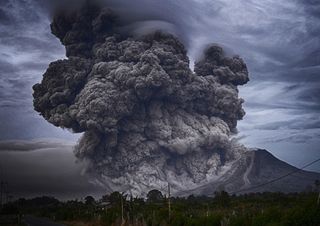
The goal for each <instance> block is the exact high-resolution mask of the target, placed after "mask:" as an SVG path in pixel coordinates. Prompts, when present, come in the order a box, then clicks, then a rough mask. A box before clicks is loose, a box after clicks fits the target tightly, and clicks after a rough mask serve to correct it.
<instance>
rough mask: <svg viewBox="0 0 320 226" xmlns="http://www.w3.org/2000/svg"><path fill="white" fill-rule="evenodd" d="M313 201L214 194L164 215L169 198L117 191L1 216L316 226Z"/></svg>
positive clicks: (318, 213) (39, 203)
mask: <svg viewBox="0 0 320 226" xmlns="http://www.w3.org/2000/svg"><path fill="white" fill-rule="evenodd" d="M317 198H318V193H317V192H308V193H294V194H282V193H252V194H246V195H241V196H230V195H229V194H228V193H226V192H219V193H216V195H215V197H213V198H209V197H195V196H189V197H186V198H171V199H170V204H171V205H170V206H171V208H170V209H171V211H169V199H168V198H166V197H165V196H163V195H162V194H161V192H159V191H156V190H153V191H150V192H149V194H148V196H147V199H145V200H144V199H141V198H133V197H128V196H124V195H122V194H120V193H118V192H114V193H112V194H110V195H106V196H104V197H102V198H101V199H100V200H99V201H96V200H95V199H94V198H93V197H91V196H88V197H86V198H85V199H84V200H81V201H79V200H74V201H66V202H60V201H58V200H57V199H55V198H49V197H41V198H34V199H29V200H26V199H19V200H17V201H15V202H12V203H10V204H7V205H6V206H4V208H3V210H2V212H3V213H6V214H12V213H20V214H31V215H34V216H39V217H47V218H50V219H52V220H53V221H58V222H65V224H66V225H82V226H84V225H88V226H89V225H96V226H104V225H114V226H117V225H137V226H140V225H141V226H142V225H143V226H144V225H150V226H157V225H159V226H167V225H174V226H198V225H199V226H209V225H210V226H211V225H212V226H214V225H217V226H236V225H239V226H277V225H288V226H309V225H310V226H320V206H318V205H317ZM122 219H123V220H122Z"/></svg>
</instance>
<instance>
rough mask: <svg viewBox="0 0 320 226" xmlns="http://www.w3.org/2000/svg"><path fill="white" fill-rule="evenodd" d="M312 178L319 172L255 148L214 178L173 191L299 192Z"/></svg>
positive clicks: (204, 192)
mask: <svg viewBox="0 0 320 226" xmlns="http://www.w3.org/2000/svg"><path fill="white" fill-rule="evenodd" d="M288 174H290V175H288ZM274 180H276V181H274ZM315 180H320V173H315V172H309V171H305V170H299V169H298V168H296V167H294V166H291V165H290V164H288V163H286V162H283V161H281V160H279V159H277V158H276V157H275V156H273V155H272V154H271V153H270V152H268V151H267V150H263V149H255V150H251V151H248V152H246V153H245V154H244V155H243V156H241V157H240V158H239V159H238V160H236V161H234V162H233V163H232V166H231V167H230V170H228V171H227V172H225V173H223V174H222V175H221V176H220V177H219V179H217V180H216V181H214V182H211V183H209V184H206V185H204V186H202V187H199V188H197V189H194V190H189V191H188V192H183V193H180V194H177V195H181V196H185V195H190V194H195V195H209V196H210V195H214V192H215V191H218V190H225V191H227V192H229V193H231V194H243V193H252V192H284V193H292V192H303V191H307V190H308V189H309V188H310V187H312V186H313V185H314V182H315ZM272 181H274V182H272Z"/></svg>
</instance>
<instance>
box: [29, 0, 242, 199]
mask: <svg viewBox="0 0 320 226" xmlns="http://www.w3.org/2000/svg"><path fill="white" fill-rule="evenodd" d="M118 21H119V18H118V16H117V15H116V14H115V13H114V12H113V11H112V10H110V9H108V8H103V7H99V6H96V5H85V7H82V8H80V9H78V10H74V11H60V12H59V13H57V14H56V15H55V17H54V19H53V22H52V24H51V29H52V33H53V34H55V35H56V36H57V37H58V38H59V39H60V40H61V43H62V44H63V45H65V47H66V54H67V56H68V59H66V60H58V61H56V62H53V63H51V64H50V66H49V68H48V69H47V71H46V73H45V74H44V76H43V80H42V82H41V83H40V84H36V85H34V87H33V88H34V107H35V110H36V111H38V112H40V113H41V115H42V116H43V117H44V118H45V119H46V120H48V121H49V122H50V123H52V124H54V125H55V126H59V127H62V128H68V129H71V130H72V131H74V132H76V133H81V132H84V134H83V136H82V138H81V139H80V141H79V144H78V145H77V146H76V148H75V153H76V155H77V157H78V158H79V159H83V160H86V161H88V162H89V166H88V169H87V171H88V172H90V173H92V175H95V178H96V181H99V182H100V183H102V184H104V185H105V186H106V187H107V188H108V189H109V190H110V191H111V190H120V191H127V192H131V193H133V194H143V193H144V192H147V191H148V190H150V189H151V188H157V189H162V188H164V187H165V186H166V185H167V183H168V182H169V183H170V184H171V186H172V189H173V191H174V192H178V191H184V190H187V189H192V188H195V187H197V186H201V185H204V184H206V183H209V182H210V181H212V180H214V179H215V176H216V174H217V173H218V172H219V171H221V170H223V166H225V165H226V164H227V163H228V162H230V161H232V160H234V159H236V158H237V157H238V156H239V155H240V154H241V153H242V152H243V151H244V147H242V146H241V145H238V144H237V143H236V142H234V141H233V140H232V139H231V137H230V135H231V134H232V132H235V131H236V125H237V120H239V119H241V118H242V117H243V116H244V111H243V109H242V106H241V105H242V102H243V101H242V99H239V98H238V89H237V85H243V84H245V83H246V82H247V81H248V71H247V68H246V65H245V63H244V62H243V60H242V59H241V58H239V57H226V56H225V55H224V53H223V50H222V48H220V47H218V46H210V47H209V48H207V49H206V50H205V52H204V53H203V57H202V59H201V60H199V61H198V62H197V63H196V64H195V69H194V72H193V71H191V70H190V67H189V59H188V56H187V52H186V49H185V48H184V45H183V44H182V43H181V42H180V41H179V40H178V38H177V37H175V36H173V35H171V34H168V33H165V32H160V31H158V32H152V33H150V34H147V35H141V36H138V37H137V36H132V35H130V34H128V33H124V32H123V29H121V26H123V25H120V24H119V23H118Z"/></svg>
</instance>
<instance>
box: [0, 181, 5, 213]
mask: <svg viewBox="0 0 320 226" xmlns="http://www.w3.org/2000/svg"><path fill="white" fill-rule="evenodd" d="M3 185H4V182H3V181H0V207H1V209H2V204H3V203H2V197H3Z"/></svg>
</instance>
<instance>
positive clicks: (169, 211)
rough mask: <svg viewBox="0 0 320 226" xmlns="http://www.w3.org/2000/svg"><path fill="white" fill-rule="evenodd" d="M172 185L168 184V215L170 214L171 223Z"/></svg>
mask: <svg viewBox="0 0 320 226" xmlns="http://www.w3.org/2000/svg"><path fill="white" fill-rule="evenodd" d="M170 198H171V197H170V184H169V183H168V214H169V222H170V219H171V200H170Z"/></svg>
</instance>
